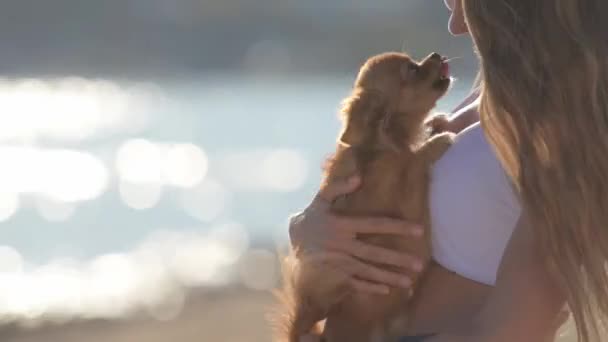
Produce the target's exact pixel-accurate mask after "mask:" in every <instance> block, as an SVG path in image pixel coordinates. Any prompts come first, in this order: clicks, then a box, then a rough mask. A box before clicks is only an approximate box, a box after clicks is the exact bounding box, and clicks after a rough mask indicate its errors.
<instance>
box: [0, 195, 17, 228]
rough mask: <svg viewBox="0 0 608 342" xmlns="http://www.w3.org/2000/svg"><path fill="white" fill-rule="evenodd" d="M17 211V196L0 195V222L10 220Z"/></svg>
mask: <svg viewBox="0 0 608 342" xmlns="http://www.w3.org/2000/svg"><path fill="white" fill-rule="evenodd" d="M17 210H19V195H16V194H13V193H6V192H2V193H0V222H3V221H6V220H8V219H10V218H11V217H12V216H13V215H15V213H16V212H17Z"/></svg>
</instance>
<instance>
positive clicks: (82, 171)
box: [0, 146, 109, 202]
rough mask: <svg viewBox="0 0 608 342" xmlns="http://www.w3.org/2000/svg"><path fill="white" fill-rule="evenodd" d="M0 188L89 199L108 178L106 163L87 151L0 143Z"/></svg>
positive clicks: (102, 189) (73, 199)
mask: <svg viewBox="0 0 608 342" xmlns="http://www.w3.org/2000/svg"><path fill="white" fill-rule="evenodd" d="M0 163H2V165H3V167H2V168H0V188H2V189H4V191H9V192H12V193H33V194H38V195H44V196H46V197H49V198H51V199H53V200H56V201H61V202H79V201H87V200H92V199H95V198H97V197H99V196H100V195H101V194H103V193H104V192H105V190H106V188H107V185H108V181H109V172H108V170H107V168H106V166H105V165H104V164H103V163H102V162H101V161H100V160H99V159H98V158H97V157H95V156H93V155H92V154H90V153H88V152H82V151H75V150H66V149H42V148H34V147H18V146H0Z"/></svg>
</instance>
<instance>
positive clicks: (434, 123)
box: [425, 114, 450, 135]
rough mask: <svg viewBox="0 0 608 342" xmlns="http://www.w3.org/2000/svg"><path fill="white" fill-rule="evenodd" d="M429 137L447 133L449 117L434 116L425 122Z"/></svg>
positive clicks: (443, 115)
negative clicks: (429, 133) (429, 132)
mask: <svg viewBox="0 0 608 342" xmlns="http://www.w3.org/2000/svg"><path fill="white" fill-rule="evenodd" d="M425 125H426V127H427V128H428V129H429V130H430V131H431V135H435V134H439V133H443V132H447V131H448V130H449V127H450V117H449V116H448V115H447V114H436V115H433V116H432V117H430V118H429V119H428V120H427V121H426V122H425Z"/></svg>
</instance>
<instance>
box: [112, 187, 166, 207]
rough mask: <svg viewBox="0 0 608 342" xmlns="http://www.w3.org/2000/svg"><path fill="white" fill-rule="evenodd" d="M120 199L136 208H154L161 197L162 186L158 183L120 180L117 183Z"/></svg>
mask: <svg viewBox="0 0 608 342" xmlns="http://www.w3.org/2000/svg"><path fill="white" fill-rule="evenodd" d="M118 192H119V194H120V199H121V200H122V202H123V203H124V204H126V205H127V206H128V207H130V208H132V209H136V210H145V209H151V208H154V207H155V206H156V205H157V204H158V202H159V201H160V199H161V196H162V193H163V187H162V186H161V185H160V184H158V183H147V184H146V183H131V182H128V181H121V182H120V183H119V185H118Z"/></svg>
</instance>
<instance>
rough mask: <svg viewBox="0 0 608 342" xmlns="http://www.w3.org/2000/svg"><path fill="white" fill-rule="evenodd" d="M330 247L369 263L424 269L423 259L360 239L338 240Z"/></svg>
mask: <svg viewBox="0 0 608 342" xmlns="http://www.w3.org/2000/svg"><path fill="white" fill-rule="evenodd" d="M330 244H331V245H330V246H329V247H330V248H334V249H336V250H338V251H340V252H342V253H346V254H349V255H352V256H355V257H357V258H359V259H361V260H364V261H365V262H368V263H377V264H382V265H390V266H397V267H400V268H403V269H407V270H411V271H414V272H420V271H422V268H423V265H422V261H420V260H418V259H417V258H415V257H412V256H410V255H408V254H404V253H399V252H396V251H394V250H391V249H388V248H383V247H380V246H375V245H371V244H367V243H365V242H361V241H359V240H337V241H332V242H330Z"/></svg>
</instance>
